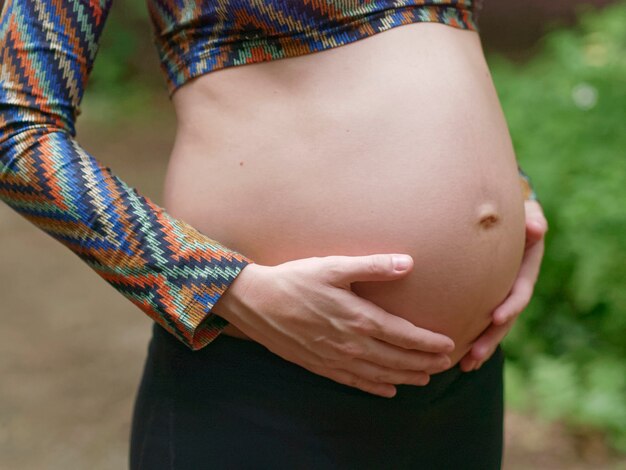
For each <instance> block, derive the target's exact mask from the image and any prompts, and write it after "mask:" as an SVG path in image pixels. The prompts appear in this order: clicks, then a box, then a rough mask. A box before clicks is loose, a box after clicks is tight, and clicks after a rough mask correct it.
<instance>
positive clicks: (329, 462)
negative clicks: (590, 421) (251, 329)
mask: <svg viewBox="0 0 626 470" xmlns="http://www.w3.org/2000/svg"><path fill="white" fill-rule="evenodd" d="M154 328H155V329H154V336H153V339H152V342H151V344H150V349H149V354H148V358H147V362H146V368H145V371H144V376H143V380H142V385H141V388H140V391H139V395H138V398H137V403H136V408H135V417H134V422H133V436H132V443H131V454H132V455H131V462H132V468H151V469H155V468H157V469H158V468H211V465H213V466H214V467H213V468H215V466H217V467H219V468H322V469H335V468H337V469H340V468H390V466H392V467H393V468H416V465H418V464H419V466H425V468H456V467H458V468H461V467H462V468H482V469H486V468H498V467H499V462H500V457H501V452H502V365H503V354H502V351H501V350H500V349H498V350H497V351H496V353H495V354H494V356H492V358H491V359H490V360H489V361H487V362H486V363H485V364H484V365H483V367H482V368H481V369H479V370H478V371H474V372H471V373H463V372H461V371H460V369H459V368H458V367H454V368H452V369H450V370H448V371H445V372H442V373H440V374H437V375H434V376H433V377H432V379H431V382H430V383H429V384H428V385H426V386H424V387H416V386H399V387H398V394H397V395H396V396H395V397H394V398H392V399H385V398H381V397H376V396H373V395H369V394H367V393H365V392H361V391H359V390H356V389H352V388H350V387H347V386H344V385H341V384H338V383H335V382H333V381H331V380H329V379H326V378H324V377H321V376H317V375H315V374H312V373H310V372H308V371H307V370H305V369H303V368H301V367H299V366H297V365H295V364H292V363H290V362H287V361H284V360H283V359H281V358H280V357H278V356H276V355H274V354H273V353H271V352H270V351H268V350H267V349H266V348H264V347H263V346H261V345H259V344H257V343H253V342H250V341H243V340H239V339H236V338H231V337H227V336H220V337H218V338H217V339H216V340H215V341H214V342H213V343H211V344H210V345H208V346H207V347H206V348H204V349H202V350H200V351H195V352H193V351H191V350H189V349H187V348H186V347H185V346H183V345H182V344H180V343H179V342H178V341H177V340H176V339H174V338H173V337H171V336H170V335H169V334H168V333H166V332H165V331H164V330H162V329H161V328H160V327H158V326H155V327H154ZM156 462H160V463H158V465H157V464H156ZM154 465H157V466H156V467H155V466H154ZM159 465H161V466H159Z"/></svg>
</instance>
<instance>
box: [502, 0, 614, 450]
mask: <svg viewBox="0 0 626 470" xmlns="http://www.w3.org/2000/svg"><path fill="white" fill-rule="evenodd" d="M490 62H491V67H492V71H493V75H494V80H495V82H496V86H497V89H498V92H499V94H500V98H501V101H502V105H503V108H504V110H505V114H506V116H507V120H508V123H509V127H510V130H511V134H512V137H513V141H514V145H515V147H516V151H517V156H518V160H519V162H520V164H521V165H522V167H523V168H524V169H525V170H526V172H527V173H529V175H530V176H531V178H532V181H533V184H534V186H535V188H536V191H537V194H538V196H539V198H540V200H541V203H542V206H543V207H544V210H545V212H546V216H547V218H548V222H549V226H550V229H549V232H548V235H547V245H546V255H545V258H544V265H543V267H542V273H541V276H540V279H539V283H538V285H537V287H536V291H535V297H534V299H533V301H532V302H531V305H530V306H529V307H528V309H527V310H526V311H525V313H524V314H523V315H522V317H521V318H520V320H519V321H518V324H517V325H516V327H515V328H514V330H513V332H512V333H511V335H510V337H509V338H508V339H507V341H506V348H507V352H508V355H509V358H511V359H512V360H511V361H509V362H510V365H509V367H510V369H511V371H508V372H507V380H508V381H507V388H508V393H509V397H510V398H511V401H512V402H513V403H515V404H517V405H518V406H521V407H525V408H528V407H532V408H533V409H535V410H537V411H539V412H540V413H542V414H543V415H544V416H546V417H548V418H558V419H561V420H565V421H566V422H568V423H570V424H571V425H574V426H576V425H582V424H584V425H586V426H588V425H593V426H596V427H599V428H601V429H605V430H606V431H608V432H609V435H610V437H611V439H612V442H613V444H614V445H615V446H616V447H617V448H619V449H621V450H623V451H626V3H619V4H617V5H614V6H612V7H609V8H606V9H604V10H602V11H601V12H595V11H588V12H586V13H585V14H583V15H582V16H581V19H580V25H579V27H578V29H576V30H560V31H554V32H552V33H550V34H548V35H547V36H546V38H545V41H544V47H543V51H542V52H541V53H540V54H539V55H538V56H536V57H535V58H534V59H532V60H531V61H530V62H528V63H525V64H523V65H519V64H517V65H515V64H511V63H510V62H507V61H506V60H504V59H501V58H491V60H490Z"/></svg>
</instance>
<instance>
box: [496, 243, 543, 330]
mask: <svg viewBox="0 0 626 470" xmlns="http://www.w3.org/2000/svg"><path fill="white" fill-rule="evenodd" d="M543 251H544V244H543V243H537V244H536V245H533V246H531V247H530V248H528V249H527V250H526V252H525V253H524V258H523V260H522V265H521V267H520V271H519V274H518V276H517V279H516V280H515V283H514V284H513V288H512V289H511V293H510V294H509V296H508V297H507V298H506V300H505V301H504V302H503V303H502V304H500V305H499V306H498V307H497V308H496V309H495V310H494V312H493V315H492V318H493V322H494V324H496V325H502V324H504V323H506V322H508V321H510V320H512V319H514V318H515V317H517V316H518V315H519V314H520V313H521V312H522V310H524V309H525V308H526V306H527V305H528V304H529V302H530V299H531V297H532V295H533V290H534V287H535V283H536V282H537V277H538V276H539V269H540V268H541V260H542V258H543Z"/></svg>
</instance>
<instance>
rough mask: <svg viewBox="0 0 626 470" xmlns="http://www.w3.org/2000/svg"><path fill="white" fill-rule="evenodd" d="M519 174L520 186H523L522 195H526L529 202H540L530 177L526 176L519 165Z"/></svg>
mask: <svg viewBox="0 0 626 470" xmlns="http://www.w3.org/2000/svg"><path fill="white" fill-rule="evenodd" d="M517 172H518V174H519V179H520V184H521V185H522V194H523V195H524V199H525V200H527V201H539V199H538V198H537V194H536V193H535V188H534V186H533V183H532V181H531V179H530V176H528V175H527V174H526V172H525V171H524V170H523V169H522V167H521V166H519V164H518V165H517Z"/></svg>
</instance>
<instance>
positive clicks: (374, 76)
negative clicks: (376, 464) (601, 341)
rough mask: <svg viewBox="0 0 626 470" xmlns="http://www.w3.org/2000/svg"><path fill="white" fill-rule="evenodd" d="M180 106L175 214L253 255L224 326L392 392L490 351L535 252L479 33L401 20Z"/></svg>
mask: <svg viewBox="0 0 626 470" xmlns="http://www.w3.org/2000/svg"><path fill="white" fill-rule="evenodd" d="M421 84H428V86H420V85H421ZM416 85H417V86H416ZM173 103H174V106H175V109H176V113H177V118H178V129H177V134H176V141H175V145H174V148H173V150H172V156H171V159H170V165H169V168H168V173H167V177H166V185H165V207H166V209H167V210H168V212H170V213H171V214H172V215H174V216H176V217H178V218H181V219H184V220H186V221H188V222H189V223H191V224H192V225H193V226H195V227H197V228H198V229H199V230H201V231H203V232H204V233H207V234H210V235H211V236H212V237H213V238H215V239H216V240H219V241H220V242H222V243H223V244H225V245H226V246H228V247H230V248H232V249H235V250H238V251H240V252H242V253H245V254H246V255H247V256H249V257H250V258H252V259H253V260H255V263H253V264H250V265H248V266H247V267H246V268H244V269H243V271H242V272H241V273H240V275H239V276H238V277H237V279H236V280H235V281H234V282H233V284H232V285H231V286H230V287H229V289H228V290H227V291H226V292H225V293H224V295H222V297H221V298H220V300H219V301H218V302H217V304H216V305H215V306H214V308H213V311H214V312H215V313H217V314H218V315H220V316H222V317H224V318H225V319H226V320H228V321H229V322H230V323H231V326H230V327H228V328H227V329H226V330H225V334H231V335H235V336H240V337H246V338H249V339H252V340H254V341H258V342H259V343H261V344H263V345H264V346H266V347H267V348H268V349H270V350H271V351H273V352H274V353H276V354H277V355H279V356H281V357H283V358H284V359H286V360H289V361H291V362H294V363H296V364H298V365H300V366H302V367H305V368H306V369H308V370H310V371H311V372H313V373H316V374H319V375H322V376H325V377H327V378H330V379H332V380H335V381H337V382H339V383H343V384H346V385H349V386H353V387H356V388H359V389H361V390H364V391H367V392H370V393H373V394H376V395H380V396H386V397H390V396H393V395H394V394H395V385H397V384H413V385H423V384H425V383H426V382H427V381H428V377H429V376H430V375H431V374H434V373H438V372H441V371H443V370H446V369H448V368H450V367H452V366H453V365H455V364H456V363H458V362H459V361H462V360H463V361H465V365H467V361H469V360H477V361H478V362H477V364H476V365H478V364H481V363H482V362H484V360H485V359H486V357H487V354H490V353H491V352H492V351H493V347H494V343H493V340H495V339H497V338H498V335H499V334H500V333H502V332H503V331H504V328H505V326H504V325H499V327H498V329H496V328H495V327H494V328H493V329H491V330H490V328H491V327H490V325H493V324H497V322H500V321H502V320H503V318H502V315H504V317H505V318H504V319H507V318H509V316H510V313H507V312H511V311H512V310H509V309H508V307H506V308H505V309H504V310H505V313H504V314H502V313H498V314H497V315H496V318H493V315H492V312H494V310H495V309H496V308H497V307H498V305H500V304H502V303H503V302H504V304H507V303H508V304H511V305H513V306H514V307H515V309H518V308H519V306H520V304H521V301H522V300H523V299H522V297H521V296H520V295H519V294H518V293H517V292H518V291H519V287H516V285H517V284H516V278H518V273H520V272H522V278H523V279H526V278H528V275H527V274H526V271H527V270H529V269H530V268H524V266H528V265H529V263H531V264H532V263H535V262H536V257H534V258H532V260H527V259H526V257H525V255H524V250H525V246H524V245H525V239H526V238H527V230H525V228H524V225H525V223H524V218H525V215H524V214H525V212H527V209H528V207H525V205H524V202H523V200H522V192H521V188H520V183H519V178H518V175H517V167H516V162H515V156H514V152H513V148H512V145H511V142H510V138H509V135H508V130H507V128H506V123H505V120H504V116H503V114H502V111H501V109H500V106H499V102H498V99H497V95H496V93H495V89H494V87H493V84H492V82H491V78H490V75H489V71H488V68H487V66H486V63H485V60H484V56H483V54H482V49H481V46H480V41H479V39H478V36H477V35H476V33H473V32H469V31H461V30H458V29H455V28H451V27H449V26H444V25H439V24H413V25H407V26H402V27H399V28H394V29H392V30H390V31H387V32H385V33H384V34H377V35H374V36H371V37H369V38H366V39H363V40H360V41H357V42H355V43H352V44H349V45H347V46H342V47H338V48H334V49H331V50H327V51H323V52H321V53H316V54H309V55H306V56H300V57H295V58H290V59H283V60H276V61H272V62H266V63H259V64H253V65H246V66H242V67H231V68H228V69H226V70H222V71H218V72H215V73H211V74H207V75H203V76H201V77H199V78H197V79H195V80H192V81H191V82H189V83H188V84H186V85H184V86H183V87H181V88H180V89H179V90H178V91H177V92H176V93H175V94H174V96H173ZM216 201H217V202H216ZM394 254H404V255H408V263H407V266H406V267H405V268H404V269H402V270H396V269H394V267H393V263H392V259H393V255H394ZM520 267H521V269H522V271H520ZM521 284H522V286H524V285H527V284H528V282H527V281H523V282H522V283H521ZM522 290H523V289H522ZM509 292H510V293H511V297H512V298H513V300H512V301H505V299H506V298H507V296H508V294H509ZM526 293H527V292H526ZM501 310H502V309H500V311H501ZM483 332H484V333H483ZM481 333H482V334H483V336H482V337H481ZM481 348H485V349H486V351H481ZM476 353H484V354H485V355H484V356H483V355H480V356H476V357H474V356H473V355H474V354H476ZM468 355H471V356H469V357H470V359H467V357H468ZM464 357H465V358H466V359H463V358H464ZM472 357H473V358H474V359H471V358H472ZM469 365H472V364H469Z"/></svg>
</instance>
